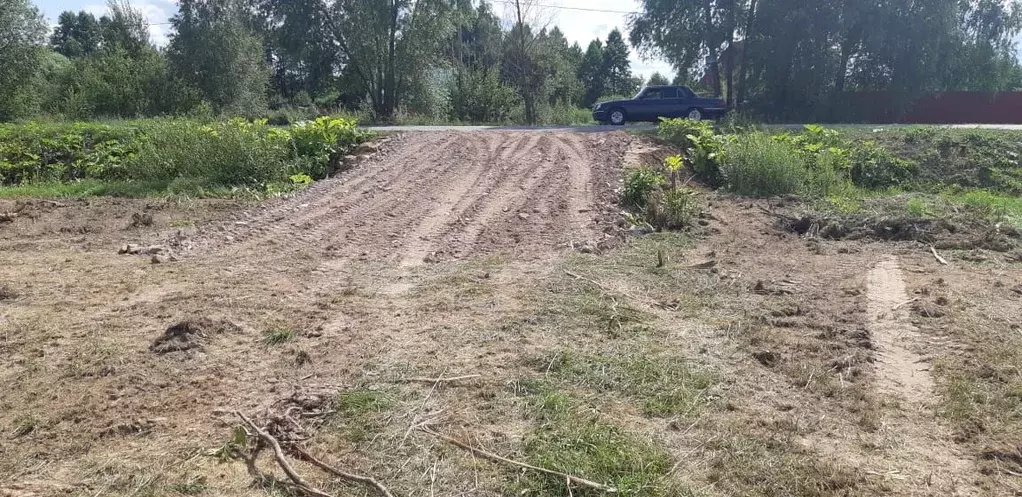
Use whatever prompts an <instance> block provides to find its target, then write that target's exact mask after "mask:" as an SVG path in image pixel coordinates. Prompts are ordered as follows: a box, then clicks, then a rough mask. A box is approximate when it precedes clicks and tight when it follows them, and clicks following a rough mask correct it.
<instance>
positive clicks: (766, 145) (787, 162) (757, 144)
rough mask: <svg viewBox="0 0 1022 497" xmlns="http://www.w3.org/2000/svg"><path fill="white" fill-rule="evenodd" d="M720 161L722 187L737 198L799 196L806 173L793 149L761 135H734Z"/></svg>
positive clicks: (781, 142)
mask: <svg viewBox="0 0 1022 497" xmlns="http://www.w3.org/2000/svg"><path fill="white" fill-rule="evenodd" d="M720 159H721V163H720V168H721V174H722V176H723V179H724V187H725V188H726V189H727V190H728V191H730V192H732V193H737V194H739V195H748V196H764V197H768V196H773V195H784V194H792V193H798V192H800V191H801V190H802V187H803V185H804V182H805V178H806V174H807V172H806V170H807V168H806V163H805V160H804V159H803V157H802V155H801V154H800V153H798V150H797V149H796V148H795V147H794V146H792V145H791V144H790V143H787V142H785V141H778V140H774V139H772V138H771V137H770V136H768V135H766V134H763V133H749V134H746V135H738V136H736V137H735V139H734V140H732V141H731V142H729V143H728V144H727V145H726V146H725V148H724V153H723V154H722V156H721V158H720Z"/></svg>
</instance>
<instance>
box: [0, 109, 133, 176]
mask: <svg viewBox="0 0 1022 497" xmlns="http://www.w3.org/2000/svg"><path fill="white" fill-rule="evenodd" d="M137 152H138V133H137V131H136V130H134V129H132V128H126V127H115V126H108V125H104V124H87V123H75V124H70V125H68V124H40V123H28V124H24V125H13V124H8V125H0V185H14V184H20V183H24V182H30V181H32V182H34V181H74V180H78V179H83V178H101V177H106V176H110V175H115V174H116V173H117V171H119V170H120V169H122V168H124V167H125V164H126V162H128V161H129V160H131V159H132V158H133V157H134V155H135V154H136V153H137Z"/></svg>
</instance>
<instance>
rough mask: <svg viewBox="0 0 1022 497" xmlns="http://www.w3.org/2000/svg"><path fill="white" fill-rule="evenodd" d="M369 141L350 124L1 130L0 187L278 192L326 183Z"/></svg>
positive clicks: (155, 123)
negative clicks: (125, 185)
mask: <svg viewBox="0 0 1022 497" xmlns="http://www.w3.org/2000/svg"><path fill="white" fill-rule="evenodd" d="M367 138H368V135H367V134H366V133H365V132H363V131H361V130H359V129H358V128H357V127H356V126H355V121H353V120H349V119H343V118H331V117H322V118H319V119H317V120H315V121H311V122H301V123H298V124H296V125H294V126H292V127H290V128H277V127H272V126H269V125H267V123H266V121H265V120H262V121H247V120H244V119H233V120H230V121H226V122H213V123H209V124H207V123H205V122H204V121H200V120H190V119H159V120H146V121H134V122H125V123H121V124H117V125H106V124H91V123H90V124H86V123H75V124H39V123H28V124H24V125H0V185H23V184H30V183H53V182H64V183H67V182H74V181H81V180H87V179H89V180H102V181H127V182H134V183H137V184H142V183H146V184H162V185H164V187H163V188H164V190H165V191H180V190H189V189H191V190H196V189H199V190H201V189H205V188H210V187H215V188H227V189H229V188H234V187H242V188H246V189H256V190H259V191H263V192H276V191H281V189H282V186H281V185H284V187H293V186H294V185H296V184H300V183H303V182H304V181H294V180H293V178H295V177H298V178H303V177H310V178H313V179H321V178H324V177H326V176H327V175H328V174H329V173H330V172H331V171H332V170H333V169H334V167H335V166H336V164H337V163H338V160H339V159H340V157H342V156H343V155H345V154H346V153H348V152H349V151H350V150H351V149H352V148H353V147H354V146H355V145H357V144H358V143H360V142H361V141H364V140H365V139H367ZM284 189H286V188H284Z"/></svg>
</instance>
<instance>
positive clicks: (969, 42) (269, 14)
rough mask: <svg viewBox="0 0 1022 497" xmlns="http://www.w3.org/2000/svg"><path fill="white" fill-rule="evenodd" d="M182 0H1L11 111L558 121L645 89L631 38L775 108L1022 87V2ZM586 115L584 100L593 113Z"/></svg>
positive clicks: (681, 75)
mask: <svg viewBox="0 0 1022 497" xmlns="http://www.w3.org/2000/svg"><path fill="white" fill-rule="evenodd" d="M496 4H498V5H500V6H501V7H502V8H504V12H503V14H502V15H498V13H497V12H496V11H495V10H494V9H495V8H494V4H492V3H489V2H488V1H485V0H483V1H479V0H307V1H301V2H296V1H292V0H180V1H179V2H178V7H179V10H178V12H177V13H176V14H175V15H174V16H173V17H172V18H171V20H170V24H171V28H172V30H171V31H172V34H171V35H170V37H169V40H168V43H167V44H166V46H163V47H156V46H155V45H154V44H153V43H152V41H151V40H150V39H149V26H148V21H147V20H146V19H145V17H144V16H143V15H142V14H141V13H140V12H139V11H138V10H136V9H134V8H133V7H132V6H131V5H130V4H129V3H128V2H127V1H126V0H111V1H110V3H109V5H108V12H107V13H106V14H105V15H102V16H99V17H96V16H94V15H92V14H90V13H87V12H77V13H75V12H64V13H62V14H60V16H59V17H58V19H57V20H56V21H57V22H56V26H55V27H54V28H53V29H50V28H49V27H48V26H47V25H46V23H45V21H44V20H43V19H42V18H41V16H40V15H39V12H38V10H37V9H36V8H35V7H34V6H33V5H32V4H31V2H30V0H5V1H4V2H0V120H11V119H19V118H26V117H33V116H37V115H53V116H61V117H67V118H75V119H83V118H95V117H143V116H157V115H179V114H187V113H193V112H201V113H210V114H230V115H245V116H260V115H266V114H267V112H268V111H269V110H270V109H280V108H298V109H309V108H312V109H315V108H317V107H320V108H323V107H326V108H337V107H344V108H348V109H362V110H363V111H364V112H366V113H369V114H371V115H372V116H373V117H375V118H377V119H380V120H388V119H393V118H397V117H400V116H402V115H408V114H412V115H421V116H427V117H429V118H431V119H434V120H463V121H489V122H506V121H522V122H529V123H535V122H543V121H546V120H551V119H552V118H553V117H552V116H553V115H554V114H557V113H559V112H570V110H571V109H579V108H582V109H586V108H588V107H590V106H591V105H592V104H593V103H595V102H596V101H597V100H600V99H606V98H609V97H610V96H628V95H631V94H633V93H634V92H635V91H636V90H637V89H638V88H639V86H641V84H643V81H642V79H641V78H637V77H635V76H633V74H632V72H631V68H630V65H629V44H628V43H626V36H627V39H628V41H630V42H631V45H632V46H634V47H636V48H637V49H638V50H639V51H640V52H641V53H642V54H643V55H645V56H650V57H657V58H661V59H663V60H666V61H668V62H670V63H671V64H672V65H673V67H674V69H675V70H676V74H675V75H674V76H673V78H671V79H670V80H669V79H668V78H667V77H665V76H663V75H659V74H655V75H653V77H652V78H651V80H650V81H649V83H655V84H666V83H668V81H672V82H674V83H683V84H689V85H692V86H695V87H696V88H697V89H700V90H702V91H704V92H705V93H710V94H716V95H720V96H724V97H726V99H727V102H728V105H729V106H730V107H732V108H738V107H741V108H744V109H747V110H748V111H749V112H752V113H757V114H760V115H763V116H770V117H771V118H773V119H778V120H783V119H799V118H805V117H807V116H808V117H819V116H820V113H821V112H823V111H835V109H837V110H840V105H839V104H840V102H841V96H842V95H843V94H845V93H847V92H851V91H893V92H901V93H904V94H906V95H913V94H920V93H925V92H933V91H945V90H1013V89H1016V88H1018V87H1020V86H1022V69H1020V67H1019V63H1018V60H1017V59H1016V53H1015V47H1014V45H1013V42H1012V39H1013V37H1015V36H1016V35H1017V34H1018V33H1019V30H1020V27H1022V8H1019V5H1018V4H1017V3H1005V2H1002V1H1001V0H927V1H921V0H834V1H827V2H807V1H804V0H642V2H641V11H640V12H637V13H635V14H634V15H631V16H629V19H628V32H627V33H624V34H623V33H621V32H620V31H617V30H614V31H612V32H611V33H610V34H609V35H608V36H607V37H606V39H596V40H593V41H592V42H590V43H589V44H588V46H586V47H585V48H584V49H583V48H582V47H581V46H580V45H579V44H577V43H570V42H569V41H568V40H567V39H565V37H564V34H563V33H562V32H561V30H560V29H558V28H557V27H556V26H555V25H553V24H552V23H551V22H550V21H549V18H550V17H551V15H550V14H551V12H550V11H549V10H547V9H546V8H545V7H543V4H542V3H541V2H539V1H538V0H500V1H499V2H496ZM582 113H584V111H583V112H582Z"/></svg>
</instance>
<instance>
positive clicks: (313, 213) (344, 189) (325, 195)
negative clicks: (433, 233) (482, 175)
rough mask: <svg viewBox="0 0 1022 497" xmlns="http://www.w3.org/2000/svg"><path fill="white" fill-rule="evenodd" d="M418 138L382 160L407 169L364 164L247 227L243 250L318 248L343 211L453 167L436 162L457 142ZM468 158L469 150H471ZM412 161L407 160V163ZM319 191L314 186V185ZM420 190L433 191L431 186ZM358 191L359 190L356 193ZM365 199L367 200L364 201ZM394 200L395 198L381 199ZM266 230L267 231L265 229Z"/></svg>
mask: <svg viewBox="0 0 1022 497" xmlns="http://www.w3.org/2000/svg"><path fill="white" fill-rule="evenodd" d="M422 138H423V137H412V138H411V139H410V140H408V141H409V146H407V147H402V148H401V149H400V152H399V153H398V154H395V155H396V156H394V157H388V158H386V159H383V160H384V161H386V162H387V163H390V162H396V163H398V164H400V165H401V166H410V167H397V166H391V167H385V166H382V163H383V162H382V161H379V160H378V161H374V162H373V163H371V164H366V165H364V166H362V167H360V168H358V169H356V171H357V172H358V175H357V176H356V177H353V178H345V177H344V176H343V175H342V176H341V177H339V178H337V179H335V180H328V182H329V183H328V184H327V185H325V186H324V188H321V189H319V190H317V191H316V192H314V193H312V194H311V197H312V198H311V199H310V198H309V196H299V197H296V198H292V199H288V201H285V202H284V204H285V206H283V207H281V208H279V209H278V210H283V211H284V213H281V212H275V213H273V216H272V217H270V218H269V219H268V222H266V221H267V219H266V218H265V217H264V218H263V222H257V223H254V226H246V228H248V229H247V234H246V235H244V236H243V238H244V240H245V241H246V242H247V243H245V244H243V245H244V246H249V247H250V246H252V245H258V244H259V243H260V242H262V241H264V240H266V239H271V238H272V239H277V240H283V241H285V242H286V243H288V244H290V245H297V244H301V245H305V246H315V247H317V248H318V247H319V246H320V245H321V244H322V242H323V240H324V235H325V233H326V232H327V231H328V230H330V229H331V228H333V227H334V226H335V224H336V223H333V222H330V220H331V219H338V218H343V217H345V216H346V215H348V211H349V210H351V209H353V208H355V209H359V208H361V209H360V211H365V210H368V209H369V208H372V207H376V205H375V203H374V202H373V201H372V200H374V199H375V198H376V192H383V193H384V194H386V193H389V192H390V190H391V189H393V188H395V186H396V185H401V184H403V183H404V182H406V179H407V177H408V176H420V177H423V176H424V177H426V178H427V179H433V178H437V177H438V176H437V175H435V174H429V175H424V174H422V173H423V169H426V168H428V166H430V165H433V164H438V163H439V164H440V165H441V166H442V167H444V168H445V170H446V169H450V168H452V167H454V164H451V163H450V162H449V161H447V162H444V161H442V160H440V159H442V158H444V157H445V156H447V155H448V154H449V153H450V148H449V147H450V146H451V145H452V142H453V144H454V145H455V146H457V145H458V144H459V143H461V144H464V142H459V141H458V140H457V137H455V136H450V135H448V136H442V137H430V138H433V139H422ZM470 153H471V151H470ZM408 159H412V160H408ZM367 182H372V183H375V185H373V186H372V187H371V188H369V189H363V188H364V187H363V185H364V184H365V183H367ZM315 186H318V185H315ZM422 186H432V183H429V184H424V185H422ZM358 190H362V191H361V192H359V191H358ZM366 195H370V196H371V197H370V199H369V200H368V201H366V198H365V196H366ZM383 196H385V197H388V198H390V197H394V195H383ZM296 210H297V212H296V215H295V216H294V217H291V218H287V217H286V216H287V212H288V211H292V212H294V211H296ZM267 225H268V226H267ZM229 246H230V248H231V250H232V251H237V250H242V249H243V248H245V247H239V246H236V244H230V245H229Z"/></svg>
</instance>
